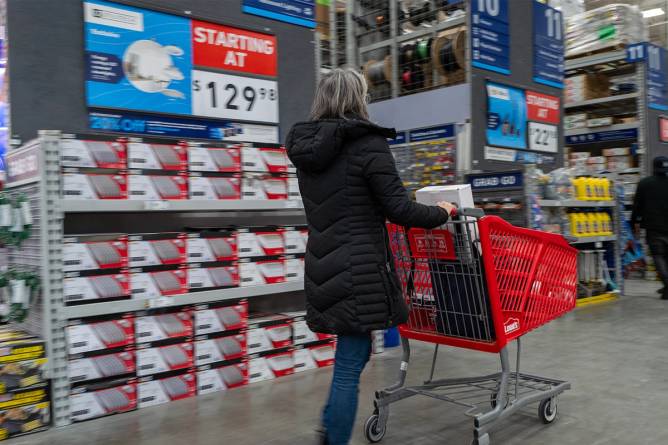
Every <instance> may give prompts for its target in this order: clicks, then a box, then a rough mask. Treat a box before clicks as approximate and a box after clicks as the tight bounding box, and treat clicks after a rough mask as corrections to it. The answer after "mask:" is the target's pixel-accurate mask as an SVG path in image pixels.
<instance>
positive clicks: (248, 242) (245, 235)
mask: <svg viewBox="0 0 668 445" xmlns="http://www.w3.org/2000/svg"><path fill="white" fill-rule="evenodd" d="M237 252H238V256H239V258H254V257H266V256H276V255H283V254H284V253H285V240H284V238H283V233H282V231H281V230H279V229H278V228H276V227H273V228H266V229H252V230H246V229H241V230H239V232H238V233H237Z"/></svg>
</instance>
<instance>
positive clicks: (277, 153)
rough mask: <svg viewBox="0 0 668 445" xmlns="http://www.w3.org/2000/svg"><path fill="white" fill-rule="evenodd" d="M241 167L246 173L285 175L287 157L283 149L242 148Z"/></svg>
mask: <svg viewBox="0 0 668 445" xmlns="http://www.w3.org/2000/svg"><path fill="white" fill-rule="evenodd" d="M241 165H242V166H243V170H244V171H248V172H261V173H285V172H286V171H287V170H288V156H287V154H286V152H285V149H284V148H269V147H267V148H265V147H243V148H242V149H241Z"/></svg>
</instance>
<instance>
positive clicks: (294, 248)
mask: <svg viewBox="0 0 668 445" xmlns="http://www.w3.org/2000/svg"><path fill="white" fill-rule="evenodd" d="M281 233H282V234H283V245H284V246H285V253H286V254H290V255H298V254H303V253H305V252H306V244H307V242H308V229H307V228H306V227H305V226H298V227H284V228H283V230H282V231H281Z"/></svg>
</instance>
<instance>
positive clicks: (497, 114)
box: [487, 82, 527, 149]
mask: <svg viewBox="0 0 668 445" xmlns="http://www.w3.org/2000/svg"><path fill="white" fill-rule="evenodd" d="M526 131H527V102H526V99H525V95H524V90H521V89H518V88H512V87H509V86H506V85H501V84H498V83H492V82H488V83H487V143H488V144H489V145H494V146H497V147H506V148H520V149H526V148H527V144H526Z"/></svg>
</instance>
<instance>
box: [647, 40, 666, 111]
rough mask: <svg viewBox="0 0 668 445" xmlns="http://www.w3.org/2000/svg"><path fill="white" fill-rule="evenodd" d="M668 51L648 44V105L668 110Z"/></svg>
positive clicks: (655, 108)
mask: <svg viewBox="0 0 668 445" xmlns="http://www.w3.org/2000/svg"><path fill="white" fill-rule="evenodd" d="M667 76H668V51H666V50H665V49H664V48H661V47H660V46H656V45H653V44H651V43H648V44H647V106H648V107H649V108H652V109H654V110H661V111H666V110H668V79H667Z"/></svg>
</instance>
